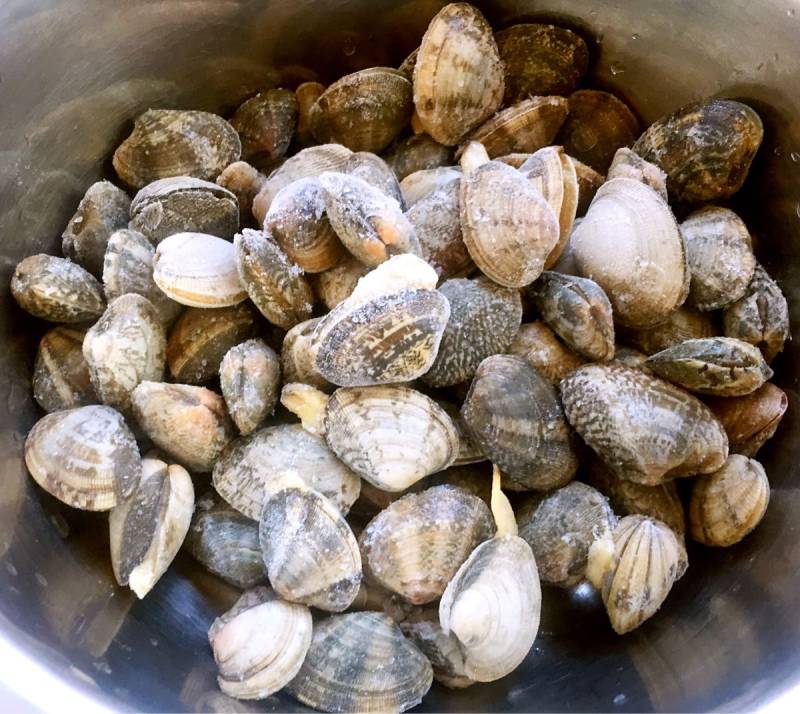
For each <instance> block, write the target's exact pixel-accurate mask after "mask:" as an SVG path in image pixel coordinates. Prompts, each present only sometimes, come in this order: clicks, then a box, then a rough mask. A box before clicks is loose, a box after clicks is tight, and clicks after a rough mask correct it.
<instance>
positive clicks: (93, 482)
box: [25, 405, 142, 511]
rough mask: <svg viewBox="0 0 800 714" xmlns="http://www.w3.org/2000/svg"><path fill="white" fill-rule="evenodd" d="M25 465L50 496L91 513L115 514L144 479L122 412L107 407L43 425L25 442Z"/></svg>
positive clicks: (49, 418) (55, 417)
mask: <svg viewBox="0 0 800 714" xmlns="http://www.w3.org/2000/svg"><path fill="white" fill-rule="evenodd" d="M25 465H26V466H27V467H28V471H29V472H30V474H31V476H33V478H34V480H35V481H36V483H38V484H39V485H40V486H41V487H42V488H43V489H44V490H45V491H47V492H48V493H49V494H51V495H53V496H55V497H56V498H57V499H58V500H59V501H62V502H63V503H66V504H67V505H68V506H71V507H72V508H82V509H84V510H87V511H107V510H109V509H111V508H113V507H114V506H116V505H117V504H118V503H120V502H121V501H122V500H123V499H125V498H127V497H128V496H130V494H131V493H132V492H133V491H134V489H135V488H136V486H137V484H138V483H139V479H140V478H141V475H142V462H141V458H140V457H139V449H138V447H137V446H136V440H135V439H134V438H133V434H132V433H131V431H130V429H129V428H128V427H127V425H126V424H125V420H124V419H123V418H122V415H121V414H120V413H119V412H117V411H115V410H114V409H112V408H111V407H107V406H102V405H89V406H85V407H77V408H75V409H64V410H62V411H58V412H54V413H52V414H47V415H46V416H44V417H42V418H41V419H39V421H37V422H36V424H34V425H33V428H32V429H31V430H30V432H29V433H28V436H27V438H26V440H25Z"/></svg>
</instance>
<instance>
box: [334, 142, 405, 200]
mask: <svg viewBox="0 0 800 714" xmlns="http://www.w3.org/2000/svg"><path fill="white" fill-rule="evenodd" d="M342 172H343V173H346V174H350V176H355V177H356V178H360V179H361V180H362V181H366V182H367V183H368V184H369V185H370V186H374V187H375V188H377V189H378V190H379V191H381V192H382V193H384V194H386V195H387V196H389V197H391V198H393V199H394V200H395V201H397V202H398V203H399V204H400V208H402V209H404V210H405V205H404V199H403V192H402V191H401V190H400V184H399V183H398V179H397V176H396V175H395V173H394V171H393V170H392V168H391V167H390V166H389V164H387V163H386V162H385V161H384V160H383V159H382V158H381V157H380V156H377V155H376V154H373V153H370V152H369V151H359V152H357V153H355V154H353V155H352V156H351V157H350V158H349V159H347V161H346V163H345V165H344V168H343V169H342Z"/></svg>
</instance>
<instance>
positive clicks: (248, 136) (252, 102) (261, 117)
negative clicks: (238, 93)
mask: <svg viewBox="0 0 800 714" xmlns="http://www.w3.org/2000/svg"><path fill="white" fill-rule="evenodd" d="M297 114H298V104H297V98H296V97H295V94H294V92H292V91H290V90H288V89H270V90H268V91H266V92H260V93H259V94H256V96H255V97H251V98H250V99H248V100H247V101H246V102H244V104H242V105H241V106H240V107H239V108H238V109H237V110H236V112H235V113H234V115H233V116H232V117H231V120H230V123H231V126H232V127H233V128H234V129H236V131H237V132H238V133H239V138H240V139H241V141H242V158H243V159H244V160H245V161H247V162H249V163H251V164H252V165H253V166H255V167H256V168H259V169H269V168H271V167H273V166H274V165H275V162H276V161H279V160H280V159H281V158H282V157H283V155H284V154H285V153H286V150H287V149H288V148H289V144H290V143H291V141H292V136H293V135H294V128H295V125H296V124H297Z"/></svg>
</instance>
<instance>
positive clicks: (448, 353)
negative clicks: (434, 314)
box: [422, 277, 522, 387]
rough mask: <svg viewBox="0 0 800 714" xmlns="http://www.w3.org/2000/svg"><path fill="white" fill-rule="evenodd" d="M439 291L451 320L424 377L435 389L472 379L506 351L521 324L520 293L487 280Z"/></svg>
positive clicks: (460, 281) (450, 283)
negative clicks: (482, 365)
mask: <svg viewBox="0 0 800 714" xmlns="http://www.w3.org/2000/svg"><path fill="white" fill-rule="evenodd" d="M439 291H440V292H441V293H442V295H444V296H445V297H446V298H447V301H448V302H449V303H450V320H449V321H448V322H447V326H446V327H445V329H444V334H443V335H442V341H441V342H440V343H439V352H438V354H437V355H436V360H435V361H434V363H433V365H432V366H431V368H430V369H429V370H428V371H427V372H426V373H425V374H424V375H423V377H422V379H423V381H425V382H426V383H427V384H429V385H431V386H432V387H446V386H449V385H453V384H458V383H459V382H464V381H467V380H469V379H472V377H473V375H474V374H475V370H477V369H478V365H479V364H480V363H481V362H482V361H483V360H484V359H486V358H487V357H491V356H492V355H495V354H500V353H501V352H505V351H506V349H507V348H508V347H509V345H510V344H511V341H512V340H513V339H514V336H515V335H516V334H517V331H518V330H519V326H520V323H521V322H522V300H521V299H520V294H519V291H518V290H514V289H511V288H504V287H501V286H499V285H497V284H495V283H493V282H492V281H491V280H489V279H488V278H485V277H480V278H476V279H474V280H467V279H454V280H448V281H446V282H445V283H443V284H442V285H441V287H440V288H439Z"/></svg>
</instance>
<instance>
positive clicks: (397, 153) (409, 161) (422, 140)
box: [384, 134, 453, 181]
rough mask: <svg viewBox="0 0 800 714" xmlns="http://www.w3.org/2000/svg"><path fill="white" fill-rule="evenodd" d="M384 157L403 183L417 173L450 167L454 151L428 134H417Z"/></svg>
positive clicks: (403, 141) (398, 144)
mask: <svg viewBox="0 0 800 714" xmlns="http://www.w3.org/2000/svg"><path fill="white" fill-rule="evenodd" d="M384 157H385V159H386V163H387V164H389V166H391V167H392V169H393V170H394V173H395V175H396V176H397V180H398V181H402V180H403V179H404V178H405V177H406V176H409V175H410V174H413V173H414V172H416V171H424V170H426V169H435V168H438V167H439V166H449V165H450V164H452V163H453V149H452V148H451V147H449V146H444V145H442V144H440V143H439V142H438V141H436V140H435V139H432V138H431V137H430V136H428V135H427V134H415V135H412V136H409V137H408V138H406V139H403V140H402V141H400V142H398V143H397V144H396V145H394V146H393V147H392V148H391V150H390V151H389V153H388V154H384Z"/></svg>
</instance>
